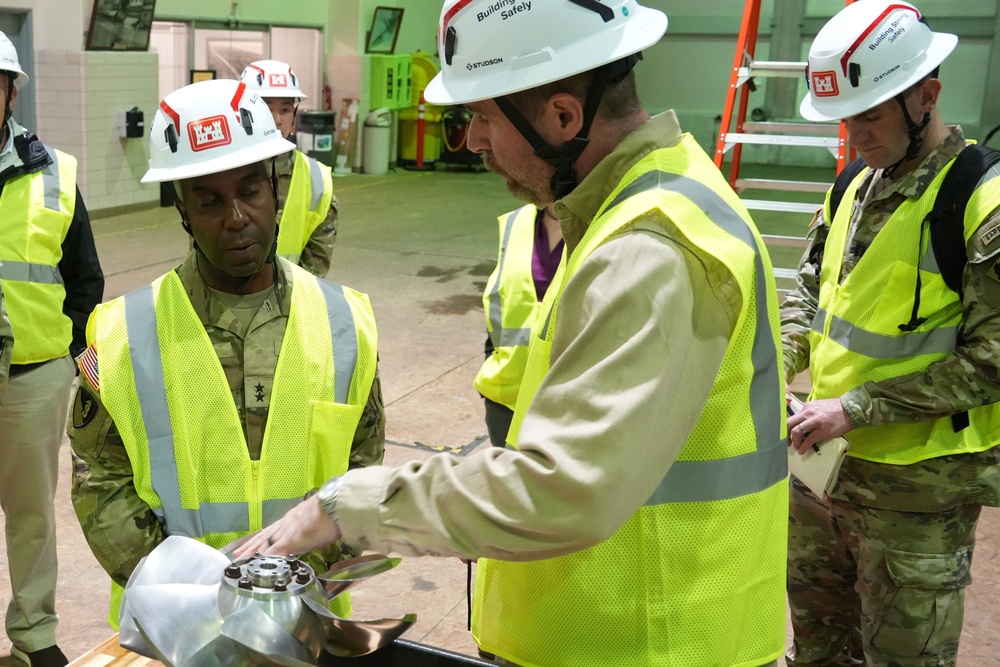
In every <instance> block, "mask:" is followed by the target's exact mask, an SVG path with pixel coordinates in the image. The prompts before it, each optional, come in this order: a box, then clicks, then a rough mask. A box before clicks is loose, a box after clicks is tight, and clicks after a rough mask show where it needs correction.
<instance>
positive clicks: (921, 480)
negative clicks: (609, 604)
mask: <svg viewBox="0 0 1000 667" xmlns="http://www.w3.org/2000/svg"><path fill="white" fill-rule="evenodd" d="M957 41H958V40H957V38H956V37H955V36H954V35H948V34H942V33H935V32H933V31H931V29H930V28H929V27H928V25H927V23H926V22H925V21H923V17H922V16H921V14H920V11H919V10H918V9H917V8H916V7H913V6H912V5H910V4H907V3H905V2H898V1H897V0H891V1H890V0H864V1H863V2H856V3H854V4H852V5H850V6H848V7H847V8H845V9H844V10H842V11H841V12H840V13H838V14H837V15H836V16H835V17H833V18H832V19H831V20H830V21H829V22H828V23H827V24H826V26H824V27H823V29H822V30H821V31H820V32H819V34H818V35H817V36H816V39H815V41H814V42H813V44H812V47H811V49H810V52H809V84H810V90H809V94H808V95H807V96H806V98H805V99H804V100H803V101H802V105H801V112H802V115H803V116H805V117H806V118H807V119H809V120H814V121H827V120H837V119H843V120H844V122H845V124H846V126H847V131H848V136H849V139H850V143H851V145H853V146H855V147H856V148H857V149H858V150H859V152H860V154H861V156H862V158H863V160H864V163H865V164H866V165H867V168H864V169H863V170H862V171H861V172H860V173H859V174H858V175H857V176H856V177H855V178H853V180H849V181H848V182H849V186H848V187H847V189H846V191H844V192H843V198H842V200H841V202H840V203H839V205H836V204H835V198H834V197H832V196H828V198H827V202H826V205H825V206H824V207H823V209H821V210H820V211H819V212H818V213H817V215H816V218H815V219H814V221H813V224H812V226H811V230H812V231H811V235H812V238H811V242H810V245H809V248H808V250H807V251H806V254H805V256H804V258H803V261H802V265H801V267H800V271H799V284H798V288H797V289H796V290H794V291H793V292H791V293H790V294H789V295H788V297H787V298H786V300H785V303H784V304H783V310H782V332H783V342H784V356H785V371H786V375H787V379H788V380H789V381H790V380H791V379H792V378H793V377H794V376H795V374H796V373H799V372H801V371H803V370H805V369H806V368H807V367H808V368H809V370H810V373H811V379H812V393H811V396H810V399H811V400H810V402H808V403H806V405H805V408H804V409H803V410H802V411H801V412H800V413H799V414H797V415H795V416H794V417H790V418H789V420H788V424H789V427H790V428H791V432H790V435H791V441H792V444H793V445H794V446H795V447H796V448H797V449H798V450H799V451H800V452H802V451H806V450H807V449H808V448H809V447H811V445H812V444H813V443H816V442H819V441H822V440H824V439H826V438H830V437H833V436H838V435H844V436H845V437H846V438H847V439H848V441H850V451H849V452H848V454H849V456H848V457H847V459H846V460H845V461H844V463H843V466H842V467H841V470H840V477H839V480H838V483H837V486H836V488H835V489H834V492H833V493H832V497H831V499H830V502H829V503H827V502H824V501H823V500H821V499H819V498H816V497H815V496H813V495H812V494H811V493H810V492H809V491H808V490H807V489H806V488H805V487H804V486H802V485H800V484H799V483H798V482H795V483H793V485H792V493H791V526H790V529H789V530H790V536H789V575H788V590H789V601H790V605H791V613H792V624H793V627H794V631H795V640H794V645H793V648H792V650H791V651H790V654H789V664H794V665H796V667H802V666H805V665H810V666H813V665H824V666H825V665H848V664H862V663H863V664H866V665H870V666H872V667H876V666H888V665H893V666H896V667H917V666H920V667H923V666H931V665H935V666H937V665H954V664H955V661H956V655H957V651H958V642H959V636H960V634H961V630H962V608H963V591H964V588H965V587H966V586H967V585H968V584H969V582H970V574H969V568H970V565H971V561H972V549H973V545H974V543H975V532H976V522H977V519H978V517H979V513H980V509H981V507H982V506H983V505H990V506H996V505H998V504H1000V448H998V447H997V444H998V443H1000V407H998V405H997V401H998V400H1000V347H998V345H997V340H998V339H1000V273H998V268H1000V264H998V262H1000V233H998V232H1000V210H998V208H997V207H998V205H1000V169H997V168H996V167H995V166H994V167H993V168H992V169H988V170H986V171H984V169H986V168H985V166H982V165H981V166H980V167H979V168H978V171H977V172H976V173H975V174H974V175H970V176H971V180H970V181H969V185H970V189H971V190H972V191H973V192H974V194H972V196H971V197H970V198H969V199H968V202H967V203H966V202H956V201H953V200H952V201H945V202H944V203H943V205H944V206H945V207H947V208H950V209H955V208H957V209H958V214H957V216H955V218H954V219H953V220H952V222H953V227H952V230H953V232H954V235H955V238H956V240H957V244H956V248H955V250H954V252H948V249H947V248H946V246H944V245H941V244H939V241H940V240H942V239H943V238H945V237H944V236H941V231H939V227H938V226H937V223H936V220H937V219H938V216H937V214H935V213H933V212H932V211H933V210H934V209H935V208H936V206H937V205H939V204H941V203H940V202H937V201H936V200H937V199H938V198H939V197H940V198H947V197H948V196H949V195H946V194H944V190H943V188H944V187H946V186H945V183H946V180H945V179H946V175H950V172H952V171H956V170H959V169H962V168H963V167H962V165H961V164H960V162H964V160H965V159H966V158H967V157H972V156H975V155H976V154H977V152H978V149H975V150H973V149H971V148H968V147H967V143H966V141H965V138H964V137H963V135H962V131H961V129H959V128H958V127H954V126H947V125H945V123H944V122H943V121H942V119H941V116H940V114H939V112H938V109H937V103H938V100H939V99H940V95H941V91H942V83H941V82H940V81H939V80H938V78H937V75H938V68H939V66H940V65H941V63H942V61H943V60H944V59H945V58H946V57H947V56H948V54H949V53H951V51H952V49H954V48H955V45H956V43H957ZM960 156H961V159H960ZM859 166H861V165H859ZM939 193H940V194H939ZM963 205H964V206H965V209H964V220H963V215H962V208H961V207H962V206H963ZM834 207H836V212H835V213H834V211H833V208H834ZM963 225H964V229H963ZM954 261H957V262H958V263H959V270H960V273H958V274H957V277H958V278H959V279H960V280H956V281H955V282H956V287H957V290H956V289H955V288H953V287H950V285H949V283H948V277H947V276H948V273H949V271H948V270H947V267H948V266H949V265H951V264H952V263H953V262H954ZM963 266H964V268H962V267H963Z"/></svg>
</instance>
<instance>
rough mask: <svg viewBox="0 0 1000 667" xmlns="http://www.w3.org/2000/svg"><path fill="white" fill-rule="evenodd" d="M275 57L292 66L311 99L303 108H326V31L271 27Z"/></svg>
mask: <svg viewBox="0 0 1000 667" xmlns="http://www.w3.org/2000/svg"><path fill="white" fill-rule="evenodd" d="M271 58H273V59H275V60H281V61H282V62H286V63H288V64H289V65H291V66H292V69H293V70H295V76H297V77H298V79H299V83H300V85H301V86H302V92H304V93H305V94H306V95H308V96H309V97H308V99H306V100H304V101H303V102H302V104H301V108H303V109H321V108H323V96H322V92H323V91H322V86H323V81H322V69H321V68H322V58H323V33H322V32H320V31H319V30H315V29H312V28H279V27H274V28H271Z"/></svg>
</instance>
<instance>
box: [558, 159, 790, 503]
mask: <svg viewBox="0 0 1000 667" xmlns="http://www.w3.org/2000/svg"><path fill="white" fill-rule="evenodd" d="M656 189H659V190H666V191H670V192H675V193H677V194H679V195H682V196H684V197H686V198H687V199H690V200H691V201H692V202H694V203H695V204H697V205H698V207H699V208H701V209H702V210H703V211H704V212H705V214H706V215H707V216H708V217H709V218H711V220H712V222H714V223H715V224H717V225H718V226H719V227H721V228H722V229H723V230H725V231H726V232H727V233H728V234H730V235H731V236H733V237H735V238H737V239H739V240H740V241H742V242H743V243H745V244H746V245H747V246H749V247H750V249H751V250H753V252H754V260H755V269H756V270H755V272H754V274H755V279H756V285H755V289H756V293H757V299H756V303H757V313H756V316H757V331H756V335H755V336H754V343H753V348H752V351H751V356H752V358H753V367H754V376H753V380H752V381H751V385H750V386H751V391H750V410H751V414H752V415H753V420H754V430H755V432H756V434H757V443H758V450H757V451H756V452H752V453H750V454H744V455H742V456H735V457H731V458H725V459H715V460H711V461H675V462H674V464H673V465H672V466H671V467H670V470H669V471H668V472H667V475H666V477H664V478H663V481H662V482H660V486H659V487H658V488H657V489H656V491H654V492H653V495H652V496H651V497H650V498H649V500H648V501H646V506H651V505H662V504H666V503H688V502H704V501H711V500H725V499H728V498H738V497H740V496H746V495H750V494H752V493H757V492H759V491H763V490H764V489H767V488H770V487H771V486H773V485H774V484H775V483H777V482H779V481H780V480H782V479H784V478H785V476H787V474H788V453H787V451H786V445H787V442H788V441H787V439H784V440H783V439H782V438H781V423H782V417H781V414H780V408H779V405H780V404H779V403H776V402H775V401H774V400H773V399H774V396H773V391H771V389H772V388H774V387H778V386H780V380H779V377H778V357H777V352H776V350H775V348H774V341H773V339H772V338H771V336H770V334H769V333H768V329H767V324H768V315H767V280H766V273H765V271H764V262H763V260H762V259H761V253H760V248H759V247H758V245H757V239H756V238H754V235H753V233H751V231H750V228H749V227H748V226H747V223H746V221H745V220H743V218H742V217H741V216H740V215H739V214H738V213H737V212H736V211H734V210H733V208H732V207H731V206H730V205H729V204H727V203H726V202H725V200H723V199H722V198H721V197H720V196H719V195H718V194H716V193H715V192H713V191H712V190H711V188H709V187H708V186H706V185H705V184H704V183H701V182H699V181H696V180H694V179H692V178H688V177H686V176H681V175H680V174H672V173H669V172H665V171H651V172H647V173H646V174H643V175H642V176H640V177H639V178H637V179H636V180H635V181H633V182H632V183H631V184H629V185H628V186H627V187H625V188H624V189H623V190H622V191H621V193H620V194H619V195H618V196H617V197H616V198H615V199H614V201H612V202H611V204H610V205H609V206H608V207H607V211H610V210H611V209H612V208H614V207H615V206H618V205H619V204H621V203H622V202H623V201H625V200H626V199H628V198H629V197H632V196H633V195H636V194H639V193H642V192H648V191H650V190H656ZM549 316H550V317H551V312H550V313H549ZM547 328H548V322H546V329H547ZM543 336H544V334H543Z"/></svg>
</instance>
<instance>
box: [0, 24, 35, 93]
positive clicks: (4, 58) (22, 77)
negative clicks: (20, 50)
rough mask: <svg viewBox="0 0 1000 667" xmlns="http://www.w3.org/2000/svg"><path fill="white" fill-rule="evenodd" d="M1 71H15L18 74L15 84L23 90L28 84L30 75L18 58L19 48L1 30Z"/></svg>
mask: <svg viewBox="0 0 1000 667" xmlns="http://www.w3.org/2000/svg"><path fill="white" fill-rule="evenodd" d="M0 72H13V73H14V74H16V75H17V78H16V79H14V85H15V86H16V87H17V89H18V90H21V89H22V88H24V87H25V86H27V85H28V81H29V79H28V75H27V74H25V73H24V70H23V69H21V63H20V62H19V61H18V59H17V49H15V48H14V44H13V43H12V42H11V41H10V39H9V38H8V37H7V35H5V34H4V33H3V32H0Z"/></svg>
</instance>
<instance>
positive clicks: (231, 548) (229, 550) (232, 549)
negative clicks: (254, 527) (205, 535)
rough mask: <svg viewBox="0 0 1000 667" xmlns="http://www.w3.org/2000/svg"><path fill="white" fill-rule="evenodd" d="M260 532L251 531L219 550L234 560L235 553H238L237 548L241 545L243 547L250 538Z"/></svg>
mask: <svg viewBox="0 0 1000 667" xmlns="http://www.w3.org/2000/svg"><path fill="white" fill-rule="evenodd" d="M259 532H260V531H255V532H253V533H249V534H247V535H244V536H243V537H241V538H240V539H238V540H234V541H232V542H230V543H229V544H227V545H226V546H224V547H222V548H221V549H219V551H220V552H221V553H222V555H223V556H225V557H226V558H228V559H230V560H232V558H233V554H234V553H236V550H237V549H239V548H240V547H242V546H243V545H244V544H246V543H247V542H249V541H250V538H251V537H254V536H255V535H257V533H259Z"/></svg>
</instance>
